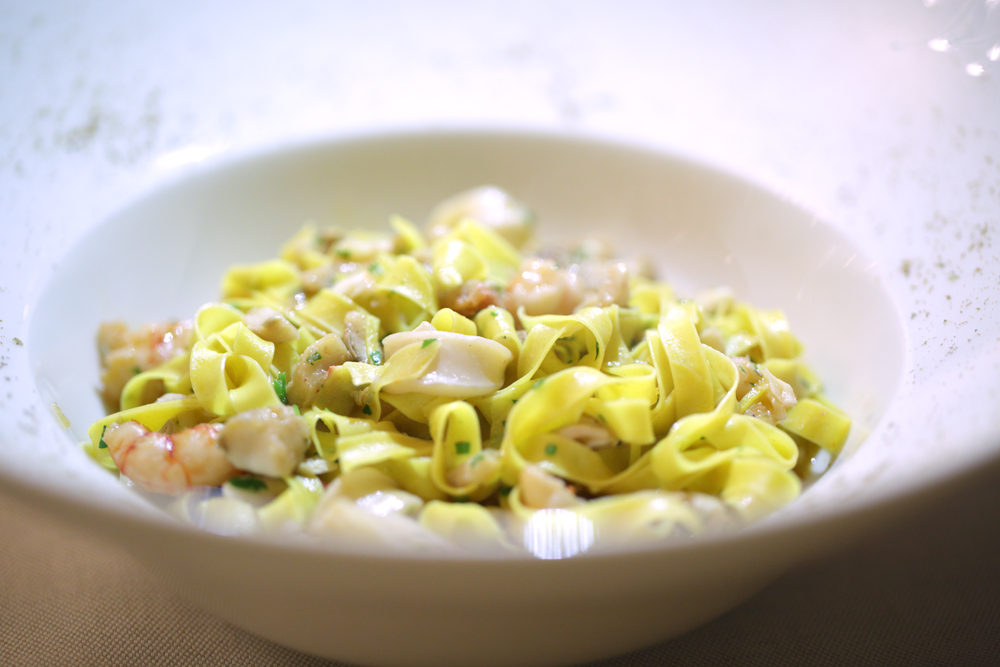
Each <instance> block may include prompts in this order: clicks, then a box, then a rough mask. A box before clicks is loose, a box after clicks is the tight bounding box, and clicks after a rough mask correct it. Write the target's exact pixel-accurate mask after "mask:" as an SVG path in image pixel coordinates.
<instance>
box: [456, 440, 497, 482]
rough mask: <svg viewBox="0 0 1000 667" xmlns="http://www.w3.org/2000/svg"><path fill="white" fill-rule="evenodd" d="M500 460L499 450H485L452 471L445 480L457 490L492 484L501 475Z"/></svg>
mask: <svg viewBox="0 0 1000 667" xmlns="http://www.w3.org/2000/svg"><path fill="white" fill-rule="evenodd" d="M500 458H501V457H500V452H499V450H496V449H484V450H482V451H481V452H479V453H478V454H476V455H475V456H470V457H469V458H467V459H466V460H465V461H462V462H461V463H460V464H458V465H457V466H455V467H454V468H452V469H450V470H449V471H448V472H447V473H445V479H446V480H447V482H448V483H449V484H450V485H452V486H453V487H456V488H461V487H465V486H469V485H471V484H485V483H488V482H491V481H493V480H495V479H496V478H497V477H498V476H499V474H500Z"/></svg>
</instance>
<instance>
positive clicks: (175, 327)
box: [97, 320, 193, 412]
mask: <svg viewBox="0 0 1000 667" xmlns="http://www.w3.org/2000/svg"><path fill="white" fill-rule="evenodd" d="M192 330H193V324H192V323H191V321H190V320H185V321H182V322H163V323H159V324H150V325H146V326H143V327H139V328H138V329H134V330H129V329H128V327H127V326H126V325H125V324H124V323H122V322H106V323H104V324H102V325H101V328H100V329H99V330H98V332H97V347H98V352H99V354H100V361H101V385H102V386H101V399H102V400H103V401H104V404H105V406H106V407H107V408H108V411H109V412H115V411H117V410H120V409H121V403H120V400H121V394H122V389H124V388H125V385H126V383H128V381H129V380H131V379H132V377H133V376H135V375H137V374H138V373H141V372H143V371H148V370H150V369H151V368H155V367H157V366H159V365H160V364H162V363H164V362H166V361H169V360H170V359H171V358H173V357H174V356H175V355H178V354H181V353H183V352H184V351H185V350H186V349H187V348H188V345H189V344H190V342H191V332H192ZM160 391H162V389H161V390H160ZM153 400H156V395H155V394H154V395H153V396H150V397H149V401H153Z"/></svg>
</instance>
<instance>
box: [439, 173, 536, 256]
mask: <svg viewBox="0 0 1000 667" xmlns="http://www.w3.org/2000/svg"><path fill="white" fill-rule="evenodd" d="M465 218H471V219H473V220H475V221H476V222H478V223H479V224H481V225H483V226H485V227H489V228H490V229H492V230H493V231H495V232H496V233H498V234H499V235H500V236H502V237H503V238H505V239H506V240H507V241H508V242H510V244H511V245H513V246H514V247H515V248H518V249H521V248H523V247H524V246H526V245H527V244H528V242H529V241H530V240H531V238H532V236H533V235H534V231H535V214H534V213H532V212H531V209H529V208H528V207H527V206H525V205H524V204H522V203H521V202H519V201H517V200H515V199H514V198H513V197H511V196H510V195H509V194H507V193H506V192H504V191H503V190H501V189H500V188H497V187H493V186H483V187H479V188H473V189H472V190H466V191H465V192H460V193H458V194H457V195H455V196H454V197H450V198H448V199H446V200H445V201H443V202H441V203H440V204H438V205H437V207H435V209H434V210H433V211H432V212H431V215H430V217H429V218H428V220H427V223H428V224H427V235H428V237H429V238H430V239H431V240H434V239H436V238H438V237H439V236H443V235H444V234H446V233H447V232H448V230H449V229H451V228H452V227H454V226H455V225H457V224H458V223H459V222H461V221H462V220H464V219H465Z"/></svg>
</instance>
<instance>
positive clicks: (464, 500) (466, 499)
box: [452, 496, 469, 503]
mask: <svg viewBox="0 0 1000 667" xmlns="http://www.w3.org/2000/svg"><path fill="white" fill-rule="evenodd" d="M452 501H453V502H456V503H467V502H469V496H455V497H454V498H452Z"/></svg>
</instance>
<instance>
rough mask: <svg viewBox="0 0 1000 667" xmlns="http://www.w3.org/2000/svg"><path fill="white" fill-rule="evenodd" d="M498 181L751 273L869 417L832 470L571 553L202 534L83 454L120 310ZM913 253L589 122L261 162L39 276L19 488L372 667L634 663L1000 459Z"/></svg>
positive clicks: (132, 209) (974, 378)
mask: <svg viewBox="0 0 1000 667" xmlns="http://www.w3.org/2000/svg"><path fill="white" fill-rule="evenodd" d="M484 183H491V184H495V185H498V186H501V187H503V188H505V189H507V190H509V191H510V192H512V193H514V194H515V195H516V196H517V197H518V198H519V199H521V200H522V201H525V202H527V203H529V204H530V205H531V206H532V207H533V208H534V209H535V211H536V212H537V214H538V217H539V220H540V224H541V229H542V234H543V236H548V237H553V238H572V237H579V236H581V235H585V234H586V235H597V236H603V237H606V238H608V239H609V240H610V241H612V242H613V244H614V245H615V246H616V247H617V248H618V249H619V250H620V251H622V252H623V253H631V252H642V253H645V254H646V255H648V256H650V257H651V258H652V259H653V260H654V262H655V264H656V265H657V267H658V269H659V273H660V276H661V277H662V278H663V279H666V280H668V281H670V282H672V283H673V284H674V285H675V287H676V288H677V290H678V292H680V293H691V292H694V291H695V290H697V289H700V288H703V287H712V286H717V285H728V286H729V287H731V288H733V289H734V290H735V292H736V293H737V294H739V295H740V296H741V297H742V298H745V299H747V300H748V301H750V302H752V303H755V304H758V305H760V306H762V307H767V308H781V309H783V310H784V311H785V312H786V314H787V316H788V318H789V320H790V322H791V325H792V327H793V330H794V331H795V332H796V333H797V335H798V336H799V337H800V338H801V339H802V340H803V341H804V343H805V345H806V348H807V353H806V357H807V359H808V361H809V362H811V363H812V365H813V366H814V367H815V368H816V370H817V371H818V374H819V375H820V376H821V377H822V378H824V380H825V382H826V385H827V393H828V394H829V396H830V397H831V398H832V399H833V400H834V401H835V402H836V403H838V404H839V405H840V406H842V407H843V408H844V410H845V411H847V412H848V413H849V414H850V415H851V416H852V417H853V419H854V430H853V434H852V438H851V441H850V442H849V444H848V446H847V448H846V450H845V452H844V454H843V455H842V456H841V457H840V459H839V460H838V461H837V462H836V464H835V465H834V466H833V468H832V469H831V470H830V472H829V473H827V474H826V475H825V476H824V477H822V478H821V479H820V480H819V481H818V482H817V483H816V484H815V485H813V486H811V487H810V488H809V489H808V490H807V491H806V492H805V493H804V494H803V496H802V497H801V498H799V499H798V500H796V501H795V502H793V503H791V504H790V505H788V506H787V507H785V508H783V509H782V510H780V511H779V512H777V513H775V514H773V515H771V516H769V517H767V518H766V519H765V520H763V521H761V522H759V523H757V524H755V525H753V526H752V527H750V528H748V529H745V530H742V531H740V532H736V533H732V534H726V535H719V536H713V537H705V538H700V539H694V540H690V541H686V542H681V543H670V544H652V545H651V544H637V545H635V546H634V547H630V548H626V549H623V550H621V551H616V552H613V553H600V554H591V553H587V552H586V551H583V552H581V553H579V554H577V555H575V556H573V557H571V558H562V559H548V558H545V555H546V554H545V553H544V551H543V552H541V553H538V552H536V555H537V556H538V557H536V558H515V559H509V558H500V557H491V556H476V557H471V556H470V557H458V556H455V557H427V556H415V555H414V556H410V555H403V556H399V555H387V554H385V553H379V552H377V551H374V550H369V551H365V550H363V549H362V550H360V551H359V550H356V549H355V550H347V549H343V548H338V546H337V545H336V544H333V545H329V544H324V545H310V544H299V543H281V542H277V541H273V540H269V539H265V538H260V539H250V538H230V537H224V536H220V535H215V534H211V533H208V532H205V531H201V530H198V529H195V528H192V527H188V526H184V525H180V524H178V523H175V522H174V521H173V520H171V519H169V518H168V517H167V516H166V515H165V514H164V513H162V512H161V511H160V510H158V509H156V508H155V507H152V506H150V505H149V504H148V503H146V502H145V501H144V500H142V499H141V498H139V497H138V496H136V495H134V494H132V493H130V492H129V491H128V490H127V489H124V488H122V487H121V486H120V485H119V484H118V483H117V482H116V481H115V480H114V479H113V478H112V477H111V476H109V475H108V474H107V473H106V472H104V471H103V470H100V469H99V468H98V467H97V466H96V465H95V464H94V463H93V462H92V461H91V460H90V459H88V458H87V457H86V456H85V455H84V453H83V452H82V451H81V450H80V448H79V447H78V446H77V442H78V441H80V440H82V439H83V438H84V432H85V429H86V426H87V425H88V424H89V423H90V422H91V421H93V420H94V419H96V418H98V417H99V416H101V414H102V409H101V406H100V403H99V400H98V398H97V396H96V393H95V392H94V389H93V388H94V385H95V384H96V378H97V375H98V369H97V360H96V354H95V353H94V351H93V335H94V331H96V329H97V326H98V324H99V323H100V322H101V321H103V320H107V319H113V318H125V319H128V320H130V321H131V322H133V323H139V322H143V321H154V320H158V319H163V318H165V317H170V316H175V315H185V314H188V313H192V312H194V310H195V309H196V308H197V307H198V306H199V305H200V304H202V303H204V302H206V301H210V300H212V299H214V298H215V296H216V294H217V289H218V281H219V279H220V278H221V276H222V273H223V272H224V271H225V269H226V267H228V266H229V265H231V264H233V263H237V262H246V261H257V260H263V259H266V258H268V257H270V256H272V255H273V253H274V250H275V248H276V247H277V246H278V244H279V243H280V242H281V241H282V240H283V239H284V238H286V237H288V236H289V235H290V234H291V233H292V232H294V231H295V230H296V229H297V228H298V226H299V225H300V224H301V223H302V222H303V221H304V220H306V219H314V220H317V221H320V222H330V223H336V224H340V225H342V226H347V227H367V228H384V226H385V225H386V221H387V219H388V217H389V216H390V215H392V214H401V215H404V216H406V217H409V218H411V219H413V220H417V221H419V220H422V219H423V218H424V217H425V216H426V215H427V213H428V212H429V210H430V208H431V206H432V205H433V204H434V203H436V202H437V201H440V200H441V199H442V198H444V197H446V196H448V195H450V194H453V193H454V192H457V191H460V190H463V189H466V188H469V187H473V186H476V185H481V184H484ZM905 231H906V230H899V232H898V233H900V234H902V233H905ZM888 236H889V237H891V236H892V234H889V235H888ZM140 250H141V251H140ZM894 252H895V251H894V249H893V240H892V238H884V239H883V241H882V244H881V245H876V246H866V247H864V248H861V247H859V245H858V242H857V241H856V240H854V237H853V236H852V235H851V233H849V231H848V232H845V230H843V229H841V228H840V226H839V225H838V224H837V221H835V220H834V221H827V220H823V219H821V218H820V217H819V216H817V215H816V214H815V213H814V212H813V211H811V210H810V209H809V208H807V207H803V206H800V205H799V204H797V203H794V202H793V201H791V200H789V199H788V198H786V197H784V196H781V195H778V194H776V193H775V192H773V191H771V190H769V189H767V188H764V187H761V186H760V185H757V184H755V183H753V182H749V181H747V180H745V179H743V178H740V177H737V176H735V175H732V174H730V173H727V172H724V171H720V170H717V169H714V168H712V167H709V166H706V165H704V164H701V163H699V162H696V161H693V160H690V159H686V158H682V157H679V156H675V155H670V154H666V153H662V152H657V151H653V150H649V149H646V148H641V147H637V146H633V145H628V144H622V143H616V142H609V141H601V140H596V139H592V138H585V137H580V136H573V135H563V134H556V133H538V132H522V131H517V132H515V131H437V132H399V133H386V134H372V135H365V136H355V137H346V138H339V139H333V140H329V141H322V142H315V143H309V144H303V145H298V146H293V147H290V148H286V149H282V150H278V151H272V152H267V153H261V154H255V155H250V156H245V157H243V158H240V159H234V160H230V161H229V162H225V163H220V164H217V165H212V166H209V167H206V168H204V169H200V170H197V171H195V172H192V173H191V174H189V175H188V176H187V177H186V178H184V179H183V180H181V181H178V182H175V183H172V184H169V185H167V186H165V187H163V188H161V189H159V190H155V191H153V192H151V193H150V194H149V195H148V196H146V197H145V198H143V199H141V200H139V201H137V202H135V203H134V204H132V205H130V206H129V207H127V208H125V209H122V210H120V211H119V212H118V213H116V214H114V215H113V216H111V217H110V218H108V219H107V220H106V221H104V222H103V223H102V224H99V225H97V226H96V227H95V228H94V229H93V230H92V231H91V233H90V234H88V235H87V236H85V237H84V238H82V239H81V240H80V241H79V242H78V243H77V244H75V245H74V246H73V247H72V248H71V249H70V250H69V251H68V253H67V254H66V256H65V257H64V258H62V260H61V261H60V262H59V264H58V265H57V266H56V267H55V268H54V270H51V271H48V270H46V271H44V272H39V274H38V275H34V276H32V277H31V279H32V280H36V281H43V282H44V287H43V288H40V289H36V290H32V291H31V292H30V293H31V294H32V295H33V297H32V298H31V299H30V300H29V302H28V303H26V304H13V305H12V304H9V303H6V302H5V303H4V320H5V322H6V321H14V322H16V323H18V325H19V329H18V339H17V341H16V342H14V341H13V340H12V339H5V341H4V345H5V346H6V348H5V351H4V354H5V359H6V363H8V364H9V366H10V369H11V374H12V376H13V377H14V378H15V379H13V380H8V382H7V386H8V387H9V389H8V391H7V392H6V393H7V396H6V398H5V406H4V408H5V410H6V416H5V417H4V418H3V420H2V421H0V482H2V484H3V487H4V488H5V489H8V490H12V491H14V492H17V493H20V494H22V495H23V496H24V497H27V498H30V499H32V500H34V501H36V502H37V503H38V504H39V505H42V506H44V507H46V508H49V509H51V510H52V511H53V512H55V513H57V514H58V515H60V516H63V517H65V518H67V519H71V520H73V521H74V522H77V523H79V524H81V525H85V526H87V527H88V528H89V529H91V530H93V531H94V532H95V533H97V534H100V535H102V536H104V537H105V538H107V539H109V540H113V541H114V542H116V543H118V544H120V545H122V546H123V547H124V548H125V549H127V550H128V551H129V552H130V553H132V554H133V555H134V556H135V557H136V558H137V559H138V560H139V561H141V562H143V563H146V564H147V565H149V566H150V567H151V568H152V569H154V570H156V571H158V572H160V573H161V574H162V575H163V576H164V577H165V578H166V579H167V580H168V581H169V582H170V583H171V584H173V585H174V586H175V587H176V588H177V590H179V591H181V592H183V593H184V594H185V595H187V596H189V597H191V598H192V599H194V600H195V601H196V602H197V603H199V604H200V605H202V606H203V607H205V608H206V609H208V610H209V611H211V612H212V613H215V614H217V615H219V616H220V617H222V618H224V619H226V620H228V621H230V622H232V623H234V624H235V625H238V626H240V627H243V628H246V629H248V630H250V631H251V632H254V633H257V634H259V635H261V636H264V637H266V638H269V639H272V640H274V641H277V642H280V643H282V644H286V645H289V646H292V647H295V648H298V649H301V650H304V651H308V652H311V653H315V654H318V655H324V656H328V657H332V658H337V659H341V660H346V661H349V662H356V663H361V664H373V665H374V664H384V665H418V664H428V665H429V664H434V665H446V664H455V665H459V664H496V665H505V664H519V665H533V664H538V665H554V664H572V663H576V662H580V661H583V660H589V659H596V658H600V657H605V656H609V655H613V654H616V653H620V652H623V651H627V650H630V649H635V648H639V647H642V646H645V645H648V644H651V643H653V642H656V641H659V640H663V639H665V638H668V637H670V636H673V635H676V634H678V633H680V632H683V631H685V630H687V629H690V628H692V627H695V626H696V625H698V624H700V623H702V622H704V621H706V620H708V619H710V618H713V617H715V616H717V615H718V614H720V613H722V612H724V611H726V610H728V609H730V608H732V607H733V606H734V605H736V604H738V603H739V602H741V601H743V600H745V599H746V598H747V597H749V596H750V595H752V594H753V593H755V592H756V591H758V590H760V589H761V588H762V587H763V586H764V585H766V584H767V583H768V582H769V581H771V580H773V579H774V578H775V577H776V576H778V575H779V574H780V573H781V572H782V571H784V570H785V569H787V568H788V567H789V566H791V565H793V564H795V563H797V562H800V561H801V560H803V559H805V558H807V557H809V556H811V555H814V554H817V553H819V552H821V551H823V550H825V549H828V548H830V547H832V546H834V545H838V544H843V543H844V542H845V541H846V540H849V539H850V538H851V537H854V536H857V535H859V534H861V533H862V532H863V531H865V530H867V529H870V528H871V527H873V526H876V525H878V524H879V523H880V522H882V521H885V520H886V519H887V518H889V517H892V516H894V515H898V514H899V513H900V512H901V511H902V510H903V509H904V508H906V507H912V506H914V505H915V504H916V503H918V502H919V501H920V500H921V499H925V498H926V497H928V494H930V493H931V492H935V491H940V490H942V489H944V488H945V486H946V484H947V483H950V482H954V481H955V480H957V479H959V476H960V474H962V473H964V472H967V471H969V470H971V469H972V468H974V467H975V466H976V465H977V464H978V463H980V462H982V461H983V460H985V459H987V458H990V457H992V456H994V455H995V447H996V443H995V435H996V433H997V432H998V431H1000V429H998V424H997V417H996V416H995V415H992V414H985V415H984V414H983V413H982V410H981V408H982V405H983V404H982V402H981V401H982V399H981V398H976V396H977V395H981V394H982V393H983V392H982V388H983V387H987V386H990V385H988V384H987V383H988V382H989V378H990V375H989V373H988V371H989V363H993V364H995V363H996V361H997V359H998V357H1000V355H998V350H997V347H996V344H995V341H992V340H989V339H987V338H979V339H971V340H970V341H969V343H968V345H969V346H971V350H970V351H968V352H963V353H961V354H951V355H945V354H944V352H942V351H938V350H936V349H930V348H929V347H928V346H926V345H920V342H921V341H915V340H914V337H915V335H917V332H916V331H915V330H914V329H913V324H912V320H911V319H910V317H909V313H903V312H901V304H902V303H903V301H904V299H903V293H904V290H905V289H906V285H904V284H903V282H902V281H901V280H900V277H899V275H898V271H897V266H898V258H897V257H896V255H895V254H894ZM109 257H110V258H114V261H108V260H107V259H106V258H109ZM4 270H5V271H8V269H6V268H5V269H4ZM4 278H5V279H6V278H7V275H4ZM940 280H942V281H944V280H947V278H946V277H944V278H941V279H940ZM962 289H971V287H963V286H962V285H956V286H954V287H953V289H952V291H953V293H954V296H953V297H952V298H959V297H961V290H962ZM983 317H984V318H986V319H987V320H988V321H986V322H984V323H983V324H982V325H981V327H982V328H983V329H984V330H989V329H988V327H990V326H992V327H993V329H992V330H993V331H996V330H1000V324H998V322H997V315H995V314H992V313H990V314H984V315H983ZM8 318H10V319H8ZM22 335H23V338H22V337H21V336H22ZM919 335H920V336H925V335H926V334H925V333H924V330H921V331H920V332H919ZM8 340H10V341H11V342H7V341H8ZM969 354H974V356H973V357H969V356H968V355H969ZM973 358H978V359H980V360H985V361H986V362H988V363H987V364H986V366H985V367H982V366H977V365H976V364H973V363H971V362H970V360H971V359H973ZM931 364H934V365H935V368H937V369H944V370H951V371H954V373H958V372H961V373H962V374H963V375H962V381H961V382H957V381H956V382H954V383H952V384H949V382H950V381H949V380H948V379H947V378H949V377H952V375H953V373H944V374H943V377H944V379H943V380H942V381H941V382H942V383H943V384H944V385H945V386H946V388H947V390H948V391H949V392H950V394H949V396H950V398H949V399H948V400H949V408H950V409H951V412H950V414H949V415H948V417H949V418H948V420H947V423H948V424H950V425H951V428H950V430H949V431H948V432H947V435H946V436H944V437H946V441H947V443H948V449H947V455H945V450H942V449H941V448H940V447H937V445H938V444H939V443H940V442H941V438H942V432H943V431H942V427H943V425H944V424H945V422H944V415H942V414H941V413H940V412H939V411H936V410H931V409H928V406H929V405H932V404H934V403H935V401H938V400H939V399H938V390H939V389H940V387H935V388H934V390H933V391H932V390H931V388H928V387H927V386H926V385H924V384H921V383H917V382H913V381H912V380H911V379H910V378H911V376H912V373H913V372H914V370H915V369H924V368H927V367H929V366H930V365H931ZM61 416H64V417H65V418H66V420H68V423H69V426H68V427H65V424H64V423H63V422H62V421H61V419H60V417H61Z"/></svg>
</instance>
